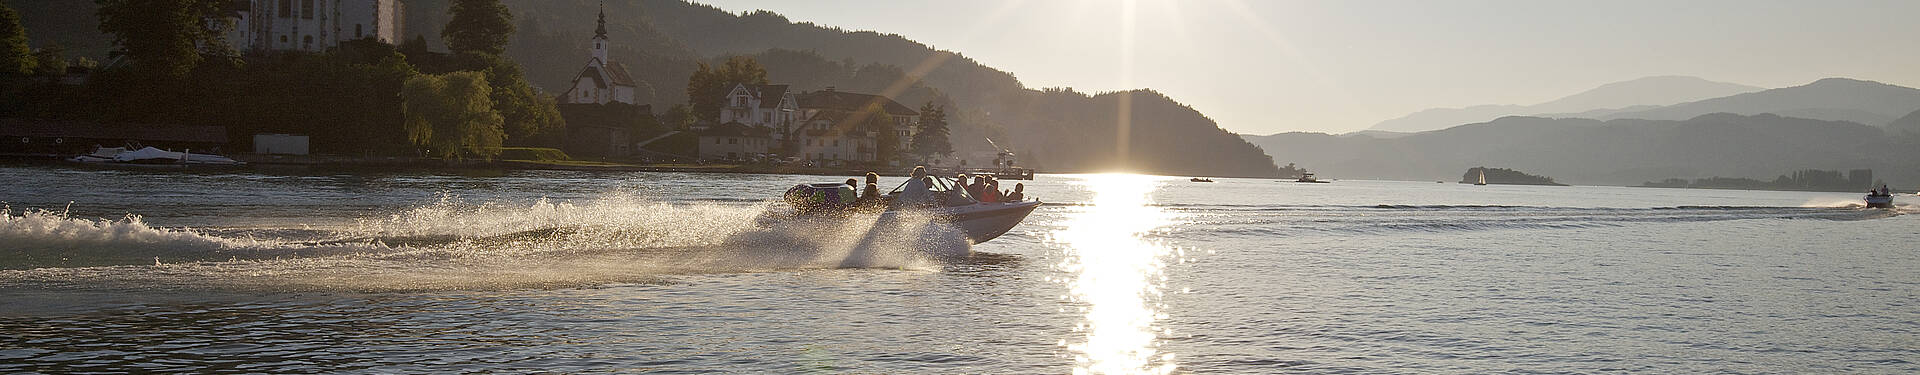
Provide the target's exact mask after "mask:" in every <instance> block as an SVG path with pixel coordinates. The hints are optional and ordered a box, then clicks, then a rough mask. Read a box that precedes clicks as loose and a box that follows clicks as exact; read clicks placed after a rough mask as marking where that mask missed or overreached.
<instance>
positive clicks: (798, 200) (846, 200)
mask: <svg viewBox="0 0 1920 375" xmlns="http://www.w3.org/2000/svg"><path fill="white" fill-rule="evenodd" d="M784 197H786V199H787V204H789V205H793V209H794V210H795V211H799V212H800V213H803V214H804V213H816V212H838V211H843V210H846V209H847V207H852V206H853V203H854V201H856V200H859V198H860V193H858V192H855V191H853V187H851V186H847V184H842V183H814V184H799V185H793V188H790V189H787V194H786V195H784Z"/></svg>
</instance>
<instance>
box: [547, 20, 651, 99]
mask: <svg viewBox="0 0 1920 375" xmlns="http://www.w3.org/2000/svg"><path fill="white" fill-rule="evenodd" d="M612 47H613V46H612V43H609V42H608V41H607V10H606V9H605V8H604V7H602V9H600V27H599V28H597V29H594V30H593V56H592V57H591V58H589V59H588V60H587V66H586V67H585V68H582V69H580V74H579V75H577V76H574V77H573V86H572V87H571V88H568V89H567V92H566V93H564V94H560V97H559V98H558V99H559V101H560V102H561V103H567V104H607V103H626V104H634V98H633V93H634V91H635V90H636V89H638V88H639V85H638V84H636V83H635V82H634V80H633V75H632V74H629V73H627V67H626V66H625V65H620V62H618V61H613V58H612V55H611V54H609V53H607V49H609V48H612Z"/></svg>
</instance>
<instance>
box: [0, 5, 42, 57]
mask: <svg viewBox="0 0 1920 375" xmlns="http://www.w3.org/2000/svg"><path fill="white" fill-rule="evenodd" d="M32 54H33V50H32V49H30V48H28V47H27V28H26V26H22V25H21V24H20V13H19V12H14V11H13V8H10V7H7V5H6V4H0V74H27V73H32V72H33V67H34V59H33V56H32Z"/></svg>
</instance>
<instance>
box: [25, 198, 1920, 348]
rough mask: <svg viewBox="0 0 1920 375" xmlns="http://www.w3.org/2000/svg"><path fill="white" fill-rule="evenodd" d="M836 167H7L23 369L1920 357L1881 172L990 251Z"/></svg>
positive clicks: (1357, 205)
mask: <svg viewBox="0 0 1920 375" xmlns="http://www.w3.org/2000/svg"><path fill="white" fill-rule="evenodd" d="M833 180H836V179H834V178H827V177H817V176H784V175H728V174H675V173H577V172H544V171H524V172H504V173H475V174H472V175H424V174H378V173H355V174H327V173H314V172H287V173H272V172H266V173H162V172H143V171H101V170H78V169H64V168H54V167H46V166H32V165H15V166H6V167H0V181H4V188H0V201H4V202H6V204H7V209H6V215H5V218H4V219H0V220H4V221H0V333H3V334H0V372H8V373H13V372H82V371H192V372H265V373H287V372H378V373H412V372H455V371H460V372H467V371H473V372H532V371H551V372H601V371H615V372H662V373H709V372H749V373H849V372H851V373H1167V372H1172V373H1187V372H1192V373H1367V374H1372V373H1504V372H1514V373H1560V372H1575V373H1592V372H1629V373H1694V372H1726V373H1786V374H1796V373H1914V372H1920V339H1916V338H1917V337H1920V302H1917V301H1920V271H1916V270H1920V216H1916V215H1901V214H1900V213H1901V212H1900V211H1899V210H1868V209H1861V208H1859V207H1858V203H1859V196H1860V194H1848V193H1803V192H1757V191H1720V190H1677V189H1647V188H1624V187H1539V186H1470V185H1461V184H1454V183H1445V184H1436V183H1431V182H1391V181H1337V182H1335V183H1331V184H1296V183H1291V182H1280V181H1276V180H1257V179H1230V178H1217V179H1215V180H1216V181H1218V182H1215V183H1191V182H1187V181H1186V179H1185V178H1173V177H1147V176H1131V175H1043V176H1040V178H1039V179H1038V180H1036V181H1029V183H1028V186H1027V187H1028V191H1029V193H1030V194H1029V196H1030V197H1034V198H1039V199H1041V200H1043V201H1045V202H1047V204H1046V205H1045V206H1042V207H1041V208H1040V209H1039V210H1038V211H1036V212H1035V213H1034V214H1033V216H1032V217H1030V218H1028V219H1027V221H1026V223H1024V224H1022V225H1021V226H1020V227H1018V228H1016V229H1015V230H1014V231H1013V232H1012V233H1009V234H1007V235H1006V236H1003V237H1001V238H999V239H996V240H993V241H991V242H988V243H984V244H978V245H971V246H970V249H969V245H967V244H966V243H964V242H963V241H962V242H956V241H954V240H953V238H954V236H955V234H954V233H953V232H952V230H951V229H950V228H943V227H939V226H919V227H913V226H910V225H900V224H897V223H881V222H875V221H874V220H873V218H871V217H857V218H854V219H851V220H849V221H848V222H846V223H841V224H836V225H827V224H807V225H795V224H782V223H771V224H770V223H766V222H762V221H759V220H756V219H755V218H756V217H758V216H759V214H760V213H761V212H763V211H764V210H766V209H767V207H768V206H770V205H774V204H776V203H773V202H771V200H770V198H773V197H775V196H777V195H778V194H779V193H780V192H781V191H783V190H784V189H785V188H786V187H788V186H791V185H793V184H795V183H800V182H809V181H833ZM898 181H901V179H899V178H886V179H883V183H887V184H893V183H897V182H898ZM1898 203H1900V204H1902V205H1903V208H1902V210H1905V209H1908V207H1909V206H1906V205H1913V204H1915V203H1920V202H1916V199H1914V197H1901V198H1899V200H1898ZM969 250H970V251H971V252H972V255H971V256H965V257H957V258H956V257H940V256H931V255H929V254H938V253H951V252H966V251H969Z"/></svg>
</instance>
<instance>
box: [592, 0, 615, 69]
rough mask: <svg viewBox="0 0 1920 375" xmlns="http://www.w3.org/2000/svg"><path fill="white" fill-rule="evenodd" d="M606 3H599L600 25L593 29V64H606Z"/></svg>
mask: <svg viewBox="0 0 1920 375" xmlns="http://www.w3.org/2000/svg"><path fill="white" fill-rule="evenodd" d="M607 47H608V46H607V4H604V3H603V4H600V27H599V28H597V29H594V30H593V60H594V64H606V63H607V62H608V61H612V60H607Z"/></svg>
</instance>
